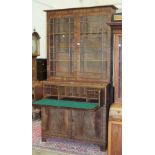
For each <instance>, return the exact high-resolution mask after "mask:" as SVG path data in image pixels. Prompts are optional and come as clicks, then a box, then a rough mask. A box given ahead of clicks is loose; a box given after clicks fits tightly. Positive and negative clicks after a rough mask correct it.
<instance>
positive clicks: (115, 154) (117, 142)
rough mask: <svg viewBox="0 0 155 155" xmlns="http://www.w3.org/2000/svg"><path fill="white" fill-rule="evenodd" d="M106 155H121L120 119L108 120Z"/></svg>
mask: <svg viewBox="0 0 155 155" xmlns="http://www.w3.org/2000/svg"><path fill="white" fill-rule="evenodd" d="M108 155H122V122H121V121H110V122H109V126H108Z"/></svg>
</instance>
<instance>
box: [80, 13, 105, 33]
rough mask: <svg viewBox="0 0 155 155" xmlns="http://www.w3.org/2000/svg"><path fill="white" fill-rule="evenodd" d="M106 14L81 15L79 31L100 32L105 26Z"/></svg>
mask: <svg viewBox="0 0 155 155" xmlns="http://www.w3.org/2000/svg"><path fill="white" fill-rule="evenodd" d="M105 20H106V21H107V17H106V16H86V17H81V33H100V32H102V30H103V27H104V26H105Z"/></svg>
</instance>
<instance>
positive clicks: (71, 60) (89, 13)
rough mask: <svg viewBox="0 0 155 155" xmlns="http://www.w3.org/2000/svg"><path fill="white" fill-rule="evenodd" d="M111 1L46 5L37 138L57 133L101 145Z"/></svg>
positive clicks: (104, 139) (107, 101)
mask: <svg viewBox="0 0 155 155" xmlns="http://www.w3.org/2000/svg"><path fill="white" fill-rule="evenodd" d="M115 10H116V7H115V6H112V5H110V6H98V7H87V8H71V9H59V10H46V13H47V81H44V82H43V97H44V99H42V100H39V101H36V102H34V103H33V104H38V105H40V106H41V117H42V120H41V121H42V140H43V141H46V139H47V138H49V137H61V138H68V139H76V140H82V141H86V142H90V143H94V144H98V145H101V146H102V149H104V148H106V146H107V128H108V127H107V124H108V111H109V107H110V104H111V97H110V92H111V91H110V88H111V84H112V83H111V80H112V77H111V75H112V52H111V28H110V26H109V25H108V24H107V23H109V22H111V18H112V15H113V14H114V13H115Z"/></svg>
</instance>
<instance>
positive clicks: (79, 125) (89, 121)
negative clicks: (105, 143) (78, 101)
mask: <svg viewBox="0 0 155 155" xmlns="http://www.w3.org/2000/svg"><path fill="white" fill-rule="evenodd" d="M102 129H103V128H102V112H101V111H97V112H94V111H77V110H72V138H74V139H79V140H86V141H92V142H93V141H95V142H101V141H102V134H103V133H102Z"/></svg>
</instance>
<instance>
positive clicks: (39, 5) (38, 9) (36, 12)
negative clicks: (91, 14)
mask: <svg viewBox="0 0 155 155" xmlns="http://www.w3.org/2000/svg"><path fill="white" fill-rule="evenodd" d="M97 5H115V6H116V7H117V8H118V10H117V12H121V10H122V1H121V0H32V32H33V29H34V28H35V30H36V31H37V32H38V33H39V35H40V37H41V39H40V56H39V57H37V58H46V57H47V54H46V52H47V51H46V48H47V47H46V13H45V12H44V11H43V10H51V9H61V8H73V7H86V6H97Z"/></svg>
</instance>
